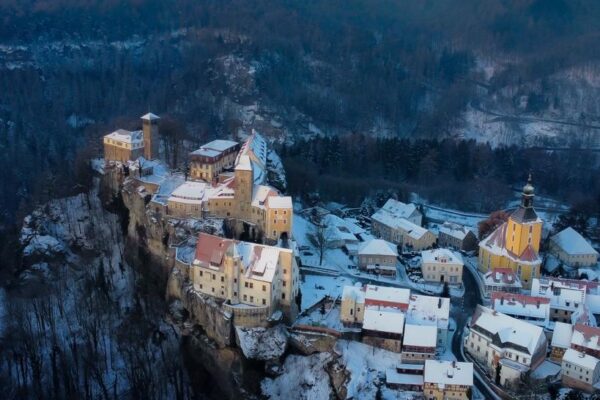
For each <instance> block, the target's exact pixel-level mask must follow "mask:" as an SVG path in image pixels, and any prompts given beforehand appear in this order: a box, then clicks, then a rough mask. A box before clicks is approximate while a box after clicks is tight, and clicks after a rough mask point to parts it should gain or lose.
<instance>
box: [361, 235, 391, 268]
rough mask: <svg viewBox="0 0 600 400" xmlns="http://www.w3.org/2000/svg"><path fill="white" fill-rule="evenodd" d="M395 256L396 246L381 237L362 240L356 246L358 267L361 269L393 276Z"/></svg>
mask: <svg viewBox="0 0 600 400" xmlns="http://www.w3.org/2000/svg"><path fill="white" fill-rule="evenodd" d="M397 257H398V252H397V251H396V246H394V245H393V244H392V243H390V242H387V241H385V240H382V239H372V240H369V241H368V242H362V243H361V244H360V245H359V247H358V267H359V268H360V269H362V270H366V271H370V272H374V273H378V274H382V275H391V276H395V275H396V266H397V264H398V258H397Z"/></svg>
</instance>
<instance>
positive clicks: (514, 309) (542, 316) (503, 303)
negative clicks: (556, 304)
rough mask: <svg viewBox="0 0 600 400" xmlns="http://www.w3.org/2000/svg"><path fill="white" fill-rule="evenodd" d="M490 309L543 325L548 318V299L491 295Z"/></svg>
mask: <svg viewBox="0 0 600 400" xmlns="http://www.w3.org/2000/svg"><path fill="white" fill-rule="evenodd" d="M492 308H493V309H494V310H496V311H498V312H501V313H504V314H507V315H511V316H515V317H517V318H523V319H535V320H539V321H532V323H541V324H545V323H546V322H547V321H548V319H549V316H550V299H548V298H546V297H534V296H526V295H523V294H517V293H504V292H494V293H492Z"/></svg>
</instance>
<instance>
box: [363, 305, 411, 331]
mask: <svg viewBox="0 0 600 400" xmlns="http://www.w3.org/2000/svg"><path fill="white" fill-rule="evenodd" d="M363 330H368V331H374V332H384V333H395V334H399V335H402V333H403V332H404V314H402V313H401V312H398V311H395V310H391V309H389V308H382V309H381V310H378V309H375V308H367V309H366V310H365V314H364V318H363Z"/></svg>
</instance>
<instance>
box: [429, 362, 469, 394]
mask: <svg viewBox="0 0 600 400" xmlns="http://www.w3.org/2000/svg"><path fill="white" fill-rule="evenodd" d="M472 387H473V364H472V363H469V362H456V361H441V360H427V361H425V370H424V379H423V396H424V397H425V399H427V400H462V399H465V400H467V399H470V398H471V390H472Z"/></svg>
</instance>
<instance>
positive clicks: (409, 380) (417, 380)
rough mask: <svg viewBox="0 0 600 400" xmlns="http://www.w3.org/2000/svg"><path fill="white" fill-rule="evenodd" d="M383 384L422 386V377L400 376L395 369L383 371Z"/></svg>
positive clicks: (414, 375) (416, 375) (412, 375)
mask: <svg viewBox="0 0 600 400" xmlns="http://www.w3.org/2000/svg"><path fill="white" fill-rule="evenodd" d="M385 382H386V383H387V384H388V385H389V384H392V385H407V386H408V385H410V386H423V375H418V374H401V373H399V372H398V371H397V370H396V369H395V368H388V369H386V370H385Z"/></svg>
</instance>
